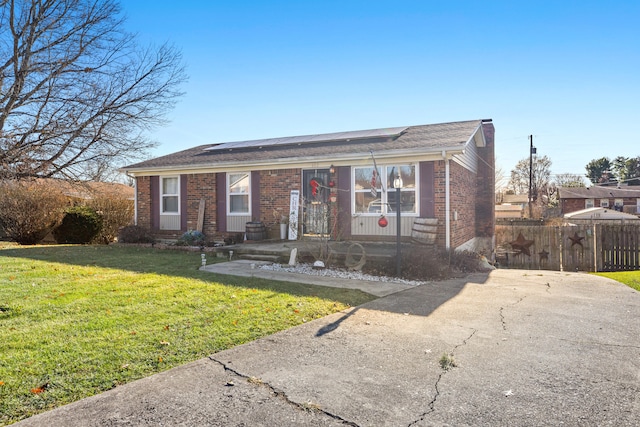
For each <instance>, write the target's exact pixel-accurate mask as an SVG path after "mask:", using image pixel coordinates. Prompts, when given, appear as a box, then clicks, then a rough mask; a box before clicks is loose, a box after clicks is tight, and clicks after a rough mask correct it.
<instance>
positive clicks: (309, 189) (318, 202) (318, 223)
mask: <svg viewBox="0 0 640 427" xmlns="http://www.w3.org/2000/svg"><path fill="white" fill-rule="evenodd" d="M330 177H331V175H330V173H329V169H311V170H304V171H302V215H303V223H302V225H303V229H302V232H303V233H304V234H311V235H326V234H329V216H330V210H329V181H330Z"/></svg>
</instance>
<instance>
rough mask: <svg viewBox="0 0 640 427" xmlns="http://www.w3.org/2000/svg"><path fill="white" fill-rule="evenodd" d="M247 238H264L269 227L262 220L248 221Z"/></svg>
mask: <svg viewBox="0 0 640 427" xmlns="http://www.w3.org/2000/svg"><path fill="white" fill-rule="evenodd" d="M245 227H246V228H245V230H246V233H247V240H264V238H265V237H266V234H267V229H266V227H265V226H264V223H262V222H248V223H247V225H246V226H245Z"/></svg>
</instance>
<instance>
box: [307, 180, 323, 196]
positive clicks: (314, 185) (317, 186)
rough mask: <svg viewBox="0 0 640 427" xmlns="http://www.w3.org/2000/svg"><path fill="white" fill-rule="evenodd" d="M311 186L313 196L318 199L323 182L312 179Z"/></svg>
mask: <svg viewBox="0 0 640 427" xmlns="http://www.w3.org/2000/svg"><path fill="white" fill-rule="evenodd" d="M309 186H310V187H311V195H312V196H313V197H316V196H317V195H318V191H319V189H321V188H322V182H321V181H320V178H311V181H310V182H309Z"/></svg>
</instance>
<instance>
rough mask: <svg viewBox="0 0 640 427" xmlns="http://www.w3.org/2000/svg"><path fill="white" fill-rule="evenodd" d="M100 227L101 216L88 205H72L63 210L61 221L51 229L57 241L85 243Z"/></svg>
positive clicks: (91, 238)
mask: <svg viewBox="0 0 640 427" xmlns="http://www.w3.org/2000/svg"><path fill="white" fill-rule="evenodd" d="M101 229H102V217H101V216H100V215H99V214H98V213H97V212H96V211H95V210H93V209H92V208H90V207H88V206H73V207H71V208H69V209H67V211H66V212H65V215H64V218H62V223H61V224H60V225H59V226H57V227H56V228H55V229H54V230H53V237H54V238H55V239H56V242H58V243H73V244H85V243H90V242H91V241H92V240H93V239H95V238H96V236H97V235H98V233H100V230H101Z"/></svg>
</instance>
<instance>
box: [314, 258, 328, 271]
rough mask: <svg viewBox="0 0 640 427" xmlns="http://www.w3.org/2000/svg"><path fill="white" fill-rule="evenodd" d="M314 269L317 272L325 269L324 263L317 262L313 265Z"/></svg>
mask: <svg viewBox="0 0 640 427" xmlns="http://www.w3.org/2000/svg"><path fill="white" fill-rule="evenodd" d="M313 268H315V269H316V270H319V269H322V268H325V265H324V262H322V261H320V260H318V261H316V262H314V263H313Z"/></svg>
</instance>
